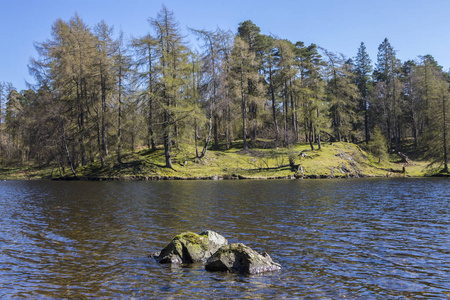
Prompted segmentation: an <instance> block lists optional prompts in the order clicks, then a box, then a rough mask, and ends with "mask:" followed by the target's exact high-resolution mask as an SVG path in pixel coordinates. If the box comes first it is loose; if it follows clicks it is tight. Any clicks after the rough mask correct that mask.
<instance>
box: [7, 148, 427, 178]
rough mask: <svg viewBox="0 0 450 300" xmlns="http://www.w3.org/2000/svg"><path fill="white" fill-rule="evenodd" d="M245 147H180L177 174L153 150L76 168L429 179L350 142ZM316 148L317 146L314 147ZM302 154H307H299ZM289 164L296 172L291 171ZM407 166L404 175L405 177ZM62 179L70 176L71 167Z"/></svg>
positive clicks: (84, 172) (14, 171)
mask: <svg viewBox="0 0 450 300" xmlns="http://www.w3.org/2000/svg"><path fill="white" fill-rule="evenodd" d="M241 144H242V142H241V141H237V142H235V143H234V144H233V147H232V148H231V149H229V150H225V149H223V148H219V149H218V150H208V152H207V154H206V155H205V156H204V157H203V158H201V159H198V158H195V148H194V146H193V145H182V146H180V147H178V148H174V149H173V151H172V162H173V166H174V170H172V169H169V168H165V167H164V165H165V158H164V149H163V148H162V147H158V149H157V150H155V151H150V150H147V149H142V150H139V151H136V152H126V153H124V154H123V156H122V162H123V163H122V164H118V163H117V157H116V155H115V154H114V153H112V154H110V155H109V156H108V157H107V158H106V160H105V166H104V167H103V168H102V167H101V164H100V161H95V162H94V163H91V164H89V165H86V166H83V167H80V168H78V169H77V170H76V171H77V175H78V176H79V177H84V178H91V179H119V180H134V179H146V178H149V177H152V178H155V177H156V178H164V177H169V178H186V179H187V178H197V179H203V178H211V177H224V178H235V177H240V178H286V177H287V178H294V176H295V177H304V178H317V177H321V178H325V177H335V178H336V177H337V178H339V177H343V178H344V177H355V176H412V177H420V176H425V175H431V174H432V171H431V173H430V170H427V169H426V166H427V165H428V163H427V162H423V161H414V163H413V164H410V165H404V164H401V163H399V160H400V158H399V157H398V155H390V157H389V160H387V161H381V162H380V163H378V159H377V158H374V157H372V155H371V154H369V153H367V152H365V151H364V150H362V149H361V148H360V147H359V146H358V145H355V144H351V143H344V142H339V143H323V144H322V149H321V150H311V149H310V146H309V144H306V143H298V144H295V145H292V146H291V147H289V148H268V145H269V144H270V141H259V142H258V143H251V144H250V145H251V147H250V149H249V150H246V151H244V150H242V145H241ZM316 148H317V147H316ZM301 153H304V154H305V155H304V156H302V155H300V154H301ZM290 160H291V162H293V163H294V165H295V167H291V166H290ZM403 166H405V170H406V173H405V174H403V173H402V168H403ZM64 176H67V177H70V176H71V172H70V170H69V169H68V168H66V170H65V174H64ZM57 177H60V175H59V169H58V168H56V167H41V168H35V167H31V166H27V167H22V168H4V169H0V179H39V178H57Z"/></svg>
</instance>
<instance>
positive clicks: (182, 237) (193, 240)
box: [173, 231, 208, 251]
mask: <svg viewBox="0 0 450 300" xmlns="http://www.w3.org/2000/svg"><path fill="white" fill-rule="evenodd" d="M173 240H174V241H180V242H181V243H184V244H185V245H186V246H187V247H188V246H191V247H193V248H196V247H198V248H199V250H200V249H201V250H204V251H207V250H208V245H207V240H206V239H205V237H203V236H201V235H199V234H197V233H194V232H190V231H189V232H184V233H181V234H179V235H177V236H175V237H174V238H173Z"/></svg>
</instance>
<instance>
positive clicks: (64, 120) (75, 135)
mask: <svg viewBox="0 0 450 300" xmlns="http://www.w3.org/2000/svg"><path fill="white" fill-rule="evenodd" d="M149 25H150V26H149V33H148V34H146V35H145V36H141V37H137V38H132V39H130V40H128V41H126V40H125V39H124V37H123V36H124V35H123V33H119V34H116V35H114V32H113V27H112V26H109V25H108V24H106V23H105V22H104V21H101V22H99V23H98V24H97V25H95V26H93V27H89V26H88V25H87V24H86V23H84V22H83V20H82V19H81V18H80V17H79V16H78V15H75V16H74V17H73V18H71V19H70V20H69V21H63V20H61V19H59V20H57V21H56V22H55V23H54V25H53V26H52V31H51V38H50V39H48V40H46V41H44V42H41V43H37V44H36V45H35V48H36V51H37V54H38V55H37V58H33V59H31V60H30V64H29V70H30V73H31V74H32V75H33V76H34V78H35V80H36V84H35V85H32V86H31V85H30V88H29V89H27V90H23V91H20V92H19V91H16V89H15V88H14V87H13V86H12V84H10V83H5V82H3V83H0V158H1V161H2V163H3V164H8V163H9V164H17V163H19V164H24V163H29V162H32V163H35V164H57V165H58V166H59V167H60V169H61V170H63V172H65V170H66V169H67V170H69V171H70V172H72V173H73V175H75V176H76V169H77V167H79V166H83V165H86V164H88V163H90V162H93V161H95V160H96V159H99V160H100V161H101V164H102V167H103V166H104V164H105V159H106V157H107V156H109V155H115V156H116V159H117V163H122V155H123V152H124V151H134V150H135V149H137V148H138V147H147V148H148V149H150V150H155V149H156V148H157V147H158V145H163V147H164V156H165V162H166V167H168V168H173V166H172V154H171V153H172V148H173V147H182V145H183V144H186V143H189V144H193V145H194V144H195V153H193V156H196V157H198V158H201V157H203V156H204V155H205V154H206V152H207V151H208V149H211V148H214V147H216V148H217V147H219V146H220V147H223V148H225V149H229V148H230V147H232V144H233V143H235V141H236V139H239V140H242V141H243V148H244V149H248V147H249V140H253V141H254V140H257V139H271V140H273V141H275V142H276V145H282V146H289V145H290V144H292V143H297V142H306V143H309V145H310V147H311V149H312V150H315V149H321V142H324V141H347V142H353V143H360V144H361V145H362V146H366V145H368V144H369V143H370V141H371V140H373V137H374V136H381V137H383V136H384V138H385V140H386V141H387V147H388V149H387V150H388V151H389V152H399V151H402V149H403V148H404V147H405V145H406V144H407V143H408V145H409V144H411V143H412V145H413V147H414V149H415V150H416V151H417V152H420V153H424V154H425V156H426V158H427V159H429V160H430V162H432V163H436V164H437V165H438V166H439V167H442V168H443V169H444V171H445V172H448V157H447V155H448V154H447V152H448V148H449V146H448V141H447V139H448V132H449V129H450V128H449V120H448V119H449V106H450V105H449V104H448V99H449V95H450V93H449V83H450V76H449V73H448V72H445V71H444V70H443V68H442V67H441V66H439V65H438V63H437V62H436V60H435V59H434V58H433V57H432V56H431V55H424V56H419V57H418V58H417V59H416V60H408V61H405V62H401V61H400V60H399V59H398V58H397V57H396V51H395V50H394V48H393V46H392V45H391V44H390V42H389V41H388V39H385V40H384V41H383V42H382V43H381V44H380V46H379V48H378V55H377V58H376V62H375V65H373V64H372V61H371V59H370V57H369V55H368V53H367V50H366V47H365V45H364V43H361V45H360V46H359V49H358V50H357V53H356V55H355V57H354V58H348V57H345V56H344V55H342V54H340V53H336V52H332V51H329V50H327V49H323V48H321V47H319V46H317V45H315V44H311V45H305V44H304V43H303V42H300V41H298V42H295V43H294V42H291V41H289V40H285V39H280V38H277V37H275V36H272V35H265V34H262V33H261V32H260V28H259V27H258V26H257V25H256V24H254V23H253V22H252V21H244V22H242V23H240V24H239V27H238V29H237V33H236V34H233V33H232V32H230V31H227V30H222V29H220V28H218V29H215V30H198V29H189V30H190V32H191V33H192V35H193V36H195V37H196V39H197V40H198V45H199V47H198V49H195V48H193V47H189V45H188V41H187V40H186V37H185V36H184V35H183V34H182V32H181V30H180V25H179V24H178V23H177V21H176V19H175V18H174V15H173V12H172V11H170V10H168V9H167V8H166V7H163V8H162V9H161V11H159V12H158V14H157V15H156V17H155V18H150V19H149ZM355 48H356V47H355Z"/></svg>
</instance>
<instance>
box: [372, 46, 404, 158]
mask: <svg viewBox="0 0 450 300" xmlns="http://www.w3.org/2000/svg"><path fill="white" fill-rule="evenodd" d="M399 73H400V61H399V60H398V59H397V58H396V55H395V51H394V48H393V47H392V46H391V44H390V43H389V41H388V39H387V38H385V39H384V41H383V42H382V43H381V44H380V46H379V47H378V55H377V64H376V69H375V71H374V76H375V78H376V82H377V84H378V83H380V82H382V83H384V84H385V85H384V87H385V90H384V93H382V94H379V95H382V100H383V102H382V103H381V105H380V106H381V109H382V111H383V112H384V114H383V117H384V121H385V124H386V137H387V140H388V146H389V152H391V151H392V149H393V147H392V138H393V139H394V142H395V149H396V151H400V113H401V111H400V105H399V99H400V91H401V86H400V81H399V80H398V77H399ZM380 106H379V107H380Z"/></svg>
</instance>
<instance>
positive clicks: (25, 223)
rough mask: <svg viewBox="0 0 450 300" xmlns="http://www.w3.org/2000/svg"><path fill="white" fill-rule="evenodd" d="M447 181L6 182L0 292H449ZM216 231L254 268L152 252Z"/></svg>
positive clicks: (227, 295) (6, 295) (327, 295)
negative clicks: (268, 265) (234, 269)
mask: <svg viewBox="0 0 450 300" xmlns="http://www.w3.org/2000/svg"><path fill="white" fill-rule="evenodd" d="M449 183H450V181H449V179H447V178H427V179H425V178H424V179H412V178H409V179H407V178H402V179H381V178H380V179H350V180H345V179H336V180H274V181H271V180H260V181H255V180H237V181H157V182H155V181H151V182H53V181H3V182H0V246H1V247H0V298H2V299H10V298H14V299H16V298H27V299H31V298H32V299H48V298H78V299H89V298H102V299H111V298H118V299H121V298H127V299H151V298H159V299H192V298H215V299H217V298H219V299H236V298H264V299H272V298H273V299H280V298H287V299H304V298H305V299H318V298H324V299H342V298H350V299H355V298H356V299H358V298H359V299H409V298H414V299H421V298H422V299H448V298H450V189H449V187H450V185H449ZM206 229H210V230H214V231H217V232H218V233H220V234H222V235H224V236H225V237H226V238H227V239H228V240H229V241H230V242H242V243H244V244H246V245H248V246H250V247H252V248H253V249H255V250H257V251H263V250H265V251H266V252H267V253H269V254H270V255H271V256H272V258H273V260H274V261H275V262H278V263H280V264H281V265H282V267H283V269H282V270H281V271H277V272H272V273H265V274H261V275H254V276H240V275H233V274H227V273H209V272H206V271H205V270H204V268H203V266H202V265H201V264H195V265H192V266H189V267H175V266H168V265H159V264H157V263H156V262H155V261H154V260H152V259H149V258H148V257H147V255H149V254H150V253H152V252H155V251H159V250H161V249H162V248H163V247H164V246H165V245H166V244H167V243H168V242H169V241H170V240H171V238H172V237H173V236H174V235H176V234H179V233H181V232H185V231H194V232H197V233H200V232H201V231H203V230H206Z"/></svg>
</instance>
